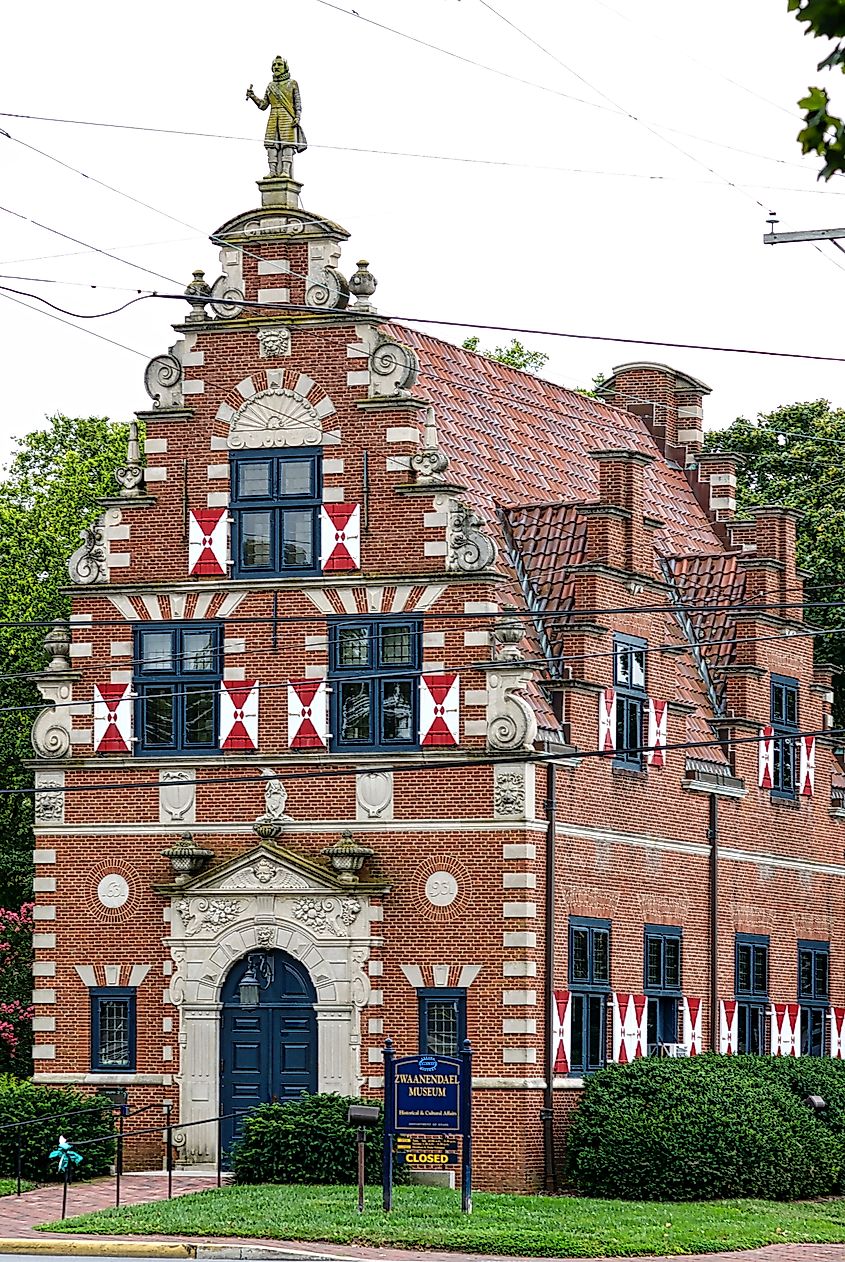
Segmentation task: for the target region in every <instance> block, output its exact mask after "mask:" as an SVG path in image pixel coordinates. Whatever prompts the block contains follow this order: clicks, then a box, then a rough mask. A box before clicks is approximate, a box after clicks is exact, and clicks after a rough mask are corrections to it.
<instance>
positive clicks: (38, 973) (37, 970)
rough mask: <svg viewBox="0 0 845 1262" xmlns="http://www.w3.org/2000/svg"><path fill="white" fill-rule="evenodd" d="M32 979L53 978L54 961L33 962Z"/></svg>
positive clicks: (54, 972)
mask: <svg viewBox="0 0 845 1262" xmlns="http://www.w3.org/2000/svg"><path fill="white" fill-rule="evenodd" d="M32 976H33V977H55V976H56V961H55V960H35V961H34V962H33V965H32Z"/></svg>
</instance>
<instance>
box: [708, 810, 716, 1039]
mask: <svg viewBox="0 0 845 1262" xmlns="http://www.w3.org/2000/svg"><path fill="white" fill-rule="evenodd" d="M708 801H709V814H708V824H707V840H708V841H709V843H710V1050H711V1052H718V1050H719V799H718V797H717V796H716V794H715V793H711V794H710V796H709V799H708Z"/></svg>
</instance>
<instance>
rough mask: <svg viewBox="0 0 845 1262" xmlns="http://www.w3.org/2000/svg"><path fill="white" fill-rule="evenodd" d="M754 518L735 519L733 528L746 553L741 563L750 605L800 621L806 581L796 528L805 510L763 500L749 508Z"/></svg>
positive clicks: (732, 533) (733, 537) (735, 541)
mask: <svg viewBox="0 0 845 1262" xmlns="http://www.w3.org/2000/svg"><path fill="white" fill-rule="evenodd" d="M748 511H749V514H750V516H751V518H752V520H751V521H738V522H732V523H731V525H730V527H729V531H730V537H731V542H732V544H733V546H734V547H737V546H738V547H740V548H741V549H742V553H741V555H740V557H739V558H738V564H739V565H740V566H741V567H742V569H743V570H744V571H745V592H746V601H747V603H748V604H749V605H753V604H755V603H756V604H760V605H764V606H771V608H770V610H769V612H770V613H771V614H772V616H773V617H783V618H788V619H789V620H790V621H795V622H800V621H801V619H802V612H801V609H800V608H798V607H794V608H783V610H782V611H781V609H780V608H779V606H780V605H792V606H799V605H800V603H801V601H802V600H803V598H804V583H803V581H802V579H801V577H800V575H799V573H798V572H797V570H796V567H795V531H796V526H797V524H798V521H799V520H800V517H801V514H800V513H798V512H796V510H795V509H793V508H784V507H783V506H782V505H780V504H762V505H759V506H756V507H754V508H751V509H749V510H748Z"/></svg>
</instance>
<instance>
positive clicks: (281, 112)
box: [246, 57, 308, 179]
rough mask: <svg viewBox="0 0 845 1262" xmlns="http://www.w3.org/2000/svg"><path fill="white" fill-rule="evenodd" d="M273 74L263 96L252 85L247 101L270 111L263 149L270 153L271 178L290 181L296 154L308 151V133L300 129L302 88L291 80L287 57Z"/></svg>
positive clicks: (276, 62) (276, 63)
mask: <svg viewBox="0 0 845 1262" xmlns="http://www.w3.org/2000/svg"><path fill="white" fill-rule="evenodd" d="M272 70H273V78H272V80H271V81H270V83H268V84H267V90H266V92H265V93H264V95H263V96H262V97H260V98H259V97H257V96H256V95H255V93H254V92H253V90H252V84H250V85H249V87H248V88H247V93H246V99H247V100H248V101H253V102H254V103H255V104H256V105H257V106H258V108H259V109H260V110H266V109H269V111H270V117H269V118H268V119H267V130H266V131H265V133H264V148H265V149H266V150H267V161H268V163H269V166H270V174H271V175H283V176H286V177H287V178H288V179H290V177H291V171H292V169H293V155H294V153H302V151H303V149H307V147H308V145H307V142H306V139H305V132H304V131H303V130H302V128H301V126H300V125H299V116H300V113H301V112H302V101H301V99H300V96H299V84H298V83H297V82H296V80H295V79H291V77H290V70H289V69H288V63H287V62H286V61H285V59H284V57H276V58H275V59H274V61H273V66H272Z"/></svg>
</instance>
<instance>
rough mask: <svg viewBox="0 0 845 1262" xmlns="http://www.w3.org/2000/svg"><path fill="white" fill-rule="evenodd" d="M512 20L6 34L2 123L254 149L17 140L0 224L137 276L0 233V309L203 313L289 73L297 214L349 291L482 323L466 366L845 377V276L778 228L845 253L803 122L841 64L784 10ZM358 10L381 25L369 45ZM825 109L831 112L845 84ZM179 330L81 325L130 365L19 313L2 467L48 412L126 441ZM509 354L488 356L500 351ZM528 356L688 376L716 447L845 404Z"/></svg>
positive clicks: (451, 5) (399, 7) (601, 11)
mask: <svg viewBox="0 0 845 1262" xmlns="http://www.w3.org/2000/svg"><path fill="white" fill-rule="evenodd" d="M491 3H492V8H491V7H490V6H488V5H485V4H484V3H483V2H482V0H339V3H338V5H337V6H331V5H328V4H326V3H321V2H320V0H296V2H295V3H294V2H292V0H281V2H279V0H277V2H276V3H274V4H267V3H263V4H258V5H253V6H246V7H243V8H241V7H239V6H233V5H231V4H225V5H224V4H222V3H220V2H219V0H206V2H205V3H204V4H203V5H202V6H199V7H198V6H196V5H187V4H173V3H168V4H164V3H161V0H148V2H147V3H146V4H145V5H144V6H143V7H137V6H136V7H135V8H134V9H131V10H130V9H127V8H125V7H124V6H118V5H115V4H114V2H113V0H111V2H110V3H100V2H99V0H80V2H79V3H77V4H76V5H69V4H67V3H66V0H61V3H59V2H58V0H42V2H41V3H38V4H34V3H30V4H17V5H9V6H7V7H6V8H5V10H4V28H5V29H4V48H5V54H6V55H5V56H4V67H3V71H4V73H3V85H2V90H0V109H2V110H4V111H8V112H10V113H19V114H33V115H46V116H49V117H50V118H52V119H76V120H87V121H89V122H108V123H121V124H126V125H129V126H132V127H137V128H144V127H149V128H172V129H178V130H182V131H188V132H190V131H194V132H210V133H219V134H220V135H221V136H226V137H233V138H234V139H205V138H200V137H191V136H184V135H170V136H168V135H160V134H155V133H149V132H144V131H142V130H116V129H113V128H105V127H95V126H72V125H69V124H68V123H60V122H56V121H51V122H43V121H32V120H26V119H18V118H9V117H5V118H0V127H2V128H4V129H5V130H7V131H8V132H9V133H10V135H11V137H13V138H14V140H11V139H3V138H0V172H2V175H1V176H0V204H2V206H3V207H5V208H6V211H8V210H11V211H14V212H16V214H17V215H22V216H25V217H27V218H28V219H34V220H38V221H39V223H40V224H42V225H46V226H48V227H50V228H53V229H57V230H59V231H60V232H63V233H66V234H68V235H69V236H71V237H76V238H78V239H79V240H80V241H82V242H84V243H85V244H86V245H91V246H97V247H99V248H100V249H104V250H108V251H110V252H111V253H114V254H117V255H120V256H121V257H122V258H124V259H126V260H128V262H130V263H132V264H134V265H135V267H132V266H128V265H127V263H124V262H117V261H113V260H112V259H109V258H105V257H103V256H102V255H98V254H96V253H93V252H91V251H85V250H84V249H83V246H82V245H79V244H74V243H73V242H70V241H67V240H63V239H62V238H61V237H58V236H56V235H53V234H51V233H50V232H47V231H45V230H44V228H42V227H36V226H34V225H33V224H31V223H29V222H26V221H25V220H24V219H21V218H17V217H15V216H14V215H11V214H9V213H6V212H0V223H2V228H3V236H2V246H0V272H2V273H3V275H4V277H9V276H12V275H14V276H20V277H26V278H28V279H26V280H17V279H2V280H0V284H3V285H7V286H12V287H15V288H17V289H21V290H27V291H29V292H30V293H36V292H37V293H39V294H40V295H42V296H43V297H45V298H47V299H48V300H49V301H50V302H52V303H54V304H56V305H57V306H59V307H64V308H66V309H67V310H68V311H72V312H75V313H82V312H100V311H107V310H109V309H110V308H113V307H115V306H119V305H120V304H121V303H122V302H124V301H126V300H127V299H128V298H130V297H131V296H132V294H131V292H129V291H130V290H133V289H136V288H139V287H140V288H142V289H147V288H156V287H158V288H163V289H172V287H173V286H174V285H177V284H178V286H179V288H180V289H181V288H183V287H184V285H185V284H186V283H187V282H188V281H189V280H190V276H191V272H192V270H193V269H194V268H195V267H202V268H204V269H205V271H206V273H207V276H208V278H209V280H212V281H213V280H214V279H215V277H216V276H217V275H218V274H219V266H218V259H217V252H216V251H215V249H214V248H213V247H212V246H211V245H210V244H209V242H208V240H207V236H208V234H209V233H211V232H213V231H214V230H215V229H216V228H218V227H219V226H220V225H221V224H222V223H224V222H225V221H226V220H227V219H229V218H230V217H231V216H233V215H234V214H237V213H239V212H241V211H245V210H248V209H251V208H252V207H253V206H255V205H256V204H257V201H258V195H257V190H256V189H255V186H254V180H256V179H257V178H259V177H261V176H262V175H263V173H264V170H265V158H264V150H263V147H262V143H261V140H262V136H263V126H264V116H262V115H260V114H259V113H258V111H257V110H256V109H255V108H254V106H253V105H251V104H250V103H248V102H246V101H245V99H244V94H245V90H246V88H247V86H248V85H249V84H250V83H253V84H254V85H255V89H256V91H257V92H261V91H262V90H263V88H264V86H265V84H266V82H267V80H268V78H269V66H270V62H271V60H272V58H273V56H274V54H276V53H277V52H280V53H282V55H284V56H286V57H287V58H288V60H289V62H290V64H291V69H292V73H293V75H294V77H295V78H296V79H297V80H298V82H299V84H300V89H301V92H302V98H303V125H304V127H305V131H306V133H307V136H308V140H309V149H308V152H307V153H306V154H304V155H303V156H302V157H300V158H299V160H298V162H297V167H296V174H297V176H298V178H299V179H301V180H302V181H303V182H304V185H305V187H304V192H303V202H304V204H305V206H306V207H307V208H309V209H313V210H318V211H320V212H322V213H323V214H326V215H328V216H329V217H330V218H333V219H335V220H337V221H339V222H340V223H342V224H343V225H344V226H345V227H346V228H348V229H349V231H350V232H351V233H352V239H351V241H350V242H349V243H348V245H347V247H346V250H345V253H344V257H343V260H342V268H343V270H344V271H345V273H346V274H347V275H349V274H350V273H351V272H352V271H353V270H354V265H355V261H356V260H357V259H358V258H361V257H364V258H367V259H369V261H370V265H371V270H372V271H373V273H374V274H375V276H376V277H377V279H378V282H379V286H378V292H377V294H376V301H377V304H378V307H379V309H380V310H381V311H383V312H385V313H391V314H395V315H398V316H403V317H408V318H410V317H418V318H421V319H423V320H425V319H428V320H433V319H443V320H456V321H460V322H463V323H465V325H466V327H465V328H460V329H448V328H437V327H436V326H434V325H431V326H429V327H430V331H431V332H435V333H438V334H439V335H440V336H443V337H445V338H447V339H449V340H454V341H460V340H461V339H462V337H463V336H465V335H466V333H469V332H472V322H473V320H475V321H480V322H483V323H487V324H495V325H515V326H527V327H531V328H537V329H554V330H561V331H564V332H570V333H581V334H593V335H599V334H600V335H604V336H616V337H625V338H646V339H649V338H650V339H657V340H664V341H673V342H692V343H708V344H711V343H712V344H718V345H722V346H740V347H759V348H767V349H776V350H787V351H803V352H813V353H820V354H828V355H843V354H845V341H843V336H842V318H841V311H842V307H843V300H845V255H843V254H841V253H838V252H837V250H836V248H835V247H834V246H832V245H829V244H826V245H823V246H822V247H821V248H820V249H816V248H814V247H813V246H812V245H805V244H800V245H798V244H796V245H782V246H777V247H774V248H773V247H767V246H764V245H763V243H762V236H763V233H764V231H765V230H766V224H765V220H766V214H767V211H768V210H769V208H773V209H775V210H776V211H777V212H778V217H779V219H780V221H781V222H780V225H779V227H780V229H781V230H785V229H788V228H799V227H801V228H814V227H838V226H842V225H843V223H845V207H843V205H842V192H840V191H839V189H840V188H841V189H843V190H845V184H842V183H841V182H837V181H836V180H834V181H833V182H832V184H831V185H827V186H823V185H819V184H818V183H817V181H816V179H815V175H816V171H817V169H818V166H819V164H820V163H819V160H813V159H802V158H801V156H800V153H799V150H798V146H797V144H796V142H795V135H796V132H797V131H798V128H799V125H800V124H799V118H798V112H797V110H796V109H795V105H794V103H795V101H796V100H797V99H798V98H799V96H801V95H802V94H803V92H804V91H805V90H806V87H807V86H808V85H809V84H810V83H817V82H821V83H825V82H826V81H827V78H828V77H829V76H826V75H825V74H824V73H819V72H816V70H815V65H816V63H817V62H818V61H819V60H821V58H822V56H823V55H824V54H825V48H824V47H823V46H822V45H821V44H820V43H819V42H818V41H813V40H810V39H807V38H805V37H804V36H803V34H802V31H803V28H802V27H800V26H799V24H798V23H797V22H796V21H795V20H794V18H792V17H791V16H790V15H788V14H787V13H786V2H785V0H743V3H742V4H737V3H736V0H730V2H728V0H710V3H708V4H706V5H703V4H695V5H693V4H689V3H683V2H679V0H577V3H576V2H574V0H518V2H517V0H491ZM353 5H354V6H355V10H356V11H357V13H358V14H360V15H361V16H360V17H355V16H349V13H350V12H351V10H352V6H353ZM344 9H346V10H347V11H346V12H344V11H343V10H344ZM130 14H131V16H130ZM499 15H501V16H499ZM364 18H368V19H372V22H366V21H364V20H362V19H364ZM503 18H505V19H508V20H509V21H511V22H512V23H515V24H516V25H518V26H519V27H521V28H522V30H523V31H525V32H527V33H528V35H530V36H531V37H532V38H534V39H536V40H537V42H538V43H539V44H542V45H543V47H544V48H545V49H546V50H548V51H547V52H544V51H541V49H540V48H537V47H535V46H533V45H532V44H531V43H529V42H528V41H527V40H526V39H525V38H524V37H523V36H522V35H521V34H519V33H518V31H516V30H515V29H513V27H509V26H508V25H506V23H505V21H503ZM241 19H242V20H243V26H240V25H239V23H240V21H241ZM373 22H376V23H377V22H380V23H383V24H386V25H388V26H390V27H393V28H395V29H396V30H397V31H402V32H404V33H405V34H407V35H412V36H414V37H416V39H418V40H422V41H427V42H429V43H432V44H436V45H439V46H440V47H441V48H443V49H448V50H451V51H452V52H454V53H456V54H459V55H460V57H461V58H465V59H469V61H473V62H479V63H483V64H484V65H485V66H487V67H493V68H495V69H496V70H497V71H499V72H501V73H491V71H490V70H489V69H483V68H480V67H478V66H474V65H471V64H468V61H467V60H457V59H456V58H454V57H451V56H448V55H445V54H444V53H443V52H439V51H434V50H433V49H430V48H427V47H423V46H422V45H421V44H419V43H414V42H412V41H411V40H409V39H406V38H402V37H401V36H400V35H398V34H395V33H393V32H390V31H387V30H384V29H379V27H378V26H376V25H373V24H372V23H373ZM549 54H551V55H549ZM507 76H513V77H511V78H508V77H507ZM515 80H522V81H523V82H517V81H515ZM829 86H830V88H831V90H832V91H833V92H834V102H835V103H836V95H835V93H836V92H837V91H839V90H840V86H841V78H840V77H839V76H837V77H836V80H834V81H833V82H832V83H831V84H830V85H829ZM843 95H845V93H843ZM608 98H609V99H608ZM842 103H843V104H845V101H843V102H842ZM631 115H635V116H636V119H638V120H640V121H635V119H634V118H632V117H630V116H631ZM238 137H241V138H245V139H237V138H238ZM250 138H251V139H250ZM17 141H22V142H26V144H28V145H32V146H35V147H36V148H38V149H40V150H43V151H44V152H45V153H47V154H50V155H52V157H53V158H55V159H59V160H60V161H61V162H64V163H66V164H68V165H70V166H72V167H76V168H78V169H79V170H81V171H84V172H85V173H86V174H87V175H88V176H89V177H96V178H97V179H100V180H102V181H105V182H106V183H108V184H111V185H113V186H114V187H115V188H117V189H119V190H121V192H123V193H127V194H131V195H132V196H133V197H136V198H138V199H140V200H141V201H144V202H147V203H148V204H149V206H150V207H154V208H155V209H145V208H143V207H141V206H138V205H136V204H133V203H132V202H131V201H128V200H127V199H126V198H125V197H121V196H118V195H116V194H115V193H113V192H110V191H107V190H106V189H104V188H102V187H100V186H98V185H97V184H94V183H93V182H92V181H91V180H90V179H89V180H85V179H82V178H81V177H80V176H79V175H77V174H74V173H73V172H72V171H68V170H66V169H63V168H62V167H61V166H60V165H58V164H57V162H55V161H50V160H49V159H48V158H46V157H43V156H41V155H39V154H37V153H34V152H32V151H31V150H30V149H26V148H24V147H23V145H21V144H18V143H16V142H17ZM374 150H380V151H385V150H387V151H393V152H392V153H391V154H390V155H389V156H385V154H384V153H383V152H382V153H379V152H373V151H374ZM396 151H401V152H402V153H403V154H406V155H409V154H410V155H416V156H396ZM420 155H429V156H427V157H423V156H420ZM447 158H449V159H456V160H454V161H446V160H445V159H447ZM506 164H508V165H506ZM732 185H733V187H732ZM157 211H159V212H166V214H167V215H169V216H172V218H170V219H168V218H167V217H165V214H161V213H156V212H157ZM174 220H177V221H181V222H174ZM138 267H143V268H148V269H151V270H152V271H153V272H155V273H160V274H161V275H159V276H152V275H150V274H149V273H144V272H143V271H139V270H137V268H138ZM34 277H37V278H50V279H51V280H59V281H63V282H71V281H72V282H75V284H73V285H71V284H35V283H34V281H33V280H32V279H29V278H34ZM163 278H167V279H163ZM92 284H96V285H98V286H102V288H98V289H93V290H92V289H90V288H86V287H87V286H90V285H92ZM108 286H114V287H115V288H114V289H110V288H108ZM24 301H26V302H27V303H30V304H31V305H33V306H40V304H38V303H34V302H33V300H32V299H31V298H25V299H24ZM46 310H49V309H46ZM177 313H178V314H177ZM181 314H182V309H181V307H180V305H179V304H177V303H173V302H165V301H162V300H150V301H146V302H141V303H138V304H136V305H135V306H134V307H132V308H130V309H129V310H128V311H126V312H124V313H122V314H119V315H114V316H109V317H107V318H103V319H96V320H77V321H76V322H75V323H76V324H77V325H79V326H80V327H81V326H84V327H85V328H86V329H88V330H90V331H91V332H96V333H98V334H100V335H101V336H102V337H107V338H111V339H113V340H114V341H115V342H119V343H122V344H123V346H122V347H119V346H113V345H110V344H109V343H107V342H103V341H98V340H96V339H95V338H94V337H92V336H90V334H89V333H86V332H80V331H77V329H76V328H70V327H68V326H67V325H63V324H61V323H58V322H57V321H55V320H53V319H50V318H48V317H47V316H46V315H45V314H43V312H35V311H30V310H27V309H25V308H24V307H22V306H20V305H13V303H12V302H11V301H8V300H7V299H5V298H3V299H0V330H1V331H2V343H1V344H2V358H3V365H2V366H3V372H2V380H3V403H2V409H0V460H2V459H5V458H7V457H8V454H9V452H10V450H11V449H12V445H13V438H14V436H16V435H21V434H24V433H26V432H27V431H29V430H32V429H35V428H38V427H39V426H40V425H41V424H42V423H43V419H44V417H45V415H50V414H52V413H53V412H56V411H63V412H65V413H67V414H69V415H92V414H93V415H107V416H111V417H113V418H115V419H121V420H125V419H127V418H128V416H129V415H130V414H131V412H132V411H134V410H135V409H138V408H143V407H146V406H147V405H148V400H147V397H146V395H145V394H144V390H143V385H142V376H143V369H144V364H145V361H146V360H147V359H148V358H150V357H151V356H153V355H156V354H159V353H161V352H162V351H164V350H165V349H166V347H167V346H168V345H169V344H170V343H171V342H172V341H173V340H174V337H173V334H172V331H171V329H170V327H169V326H170V324H171V323H173V322H174V321H175V320H177V319H179V318H181ZM63 318H65V317H63ZM509 337H510V334H507V333H502V334H496V333H481V342H482V346H492V345H496V344H499V343H501V342H507V341H508V340H509ZM523 340H524V341H526V342H527V343H528V344H529V345H530V346H532V347H534V348H537V349H542V350H544V351H546V352H547V353H548V355H549V363H548V366H547V369H546V374H547V375H548V376H549V377H550V378H551V379H552V380H555V381H560V382H563V383H564V384H566V385H572V386H579V385H589V383H590V381H591V379H592V378H593V376H594V375H595V374H596V373H599V372H603V371H604V372H606V371H608V370H609V369H610V368H611V367H612V366H613V365H615V364H619V363H624V362H626V361H630V360H635V359H656V360H660V361H663V362H669V363H671V364H673V365H675V366H677V367H679V368H682V369H684V370H686V371H687V372H691V373H693V374H694V375H696V376H699V377H701V378H703V379H704V380H705V381H706V382H707V383H708V384H709V385H711V386H712V388H713V395H712V397H711V398H710V399H709V400H708V402H707V407H706V422H707V423H708V424H709V425H712V424H724V423H726V422H727V421H729V420H731V419H732V418H733V417H735V416H737V415H738V414H745V415H755V414H756V413H757V412H758V411H765V410H768V409H771V408H773V407H775V406H777V405H778V404H780V403H788V402H793V401H795V400H801V399H812V398H818V397H820V396H824V397H827V398H829V399H831V400H832V401H833V402H834V403H836V404H839V405H843V404H845V364H841V365H840V364H816V363H812V362H808V361H806V360H805V361H802V360H794V359H766V358H763V357H758V356H752V355H733V354H715V353H710V352H703V351H691V350H679V349H663V348H648V347H645V346H642V347H638V346H623V345H618V344H612V343H601V342H597V341H574V340H568V339H561V338H552V337H540V336H535V335H531V336H526V337H525V338H524V339H523ZM124 348H130V349H124ZM133 352H137V353H133Z"/></svg>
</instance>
